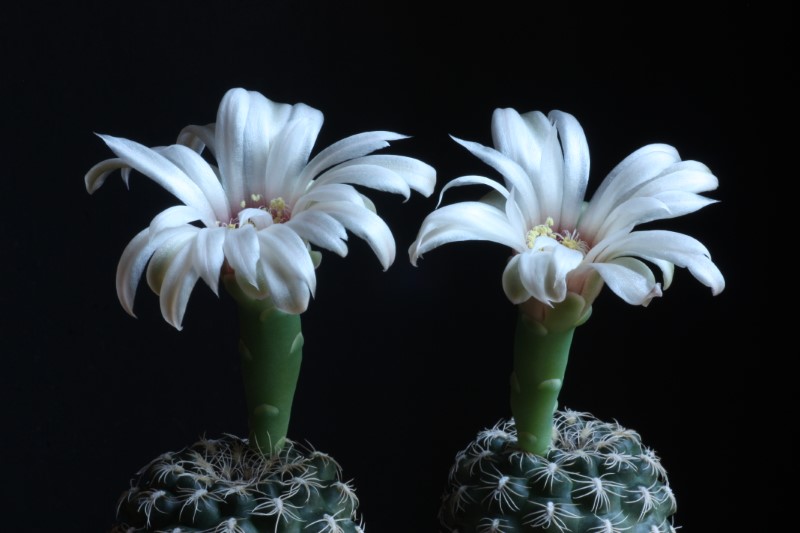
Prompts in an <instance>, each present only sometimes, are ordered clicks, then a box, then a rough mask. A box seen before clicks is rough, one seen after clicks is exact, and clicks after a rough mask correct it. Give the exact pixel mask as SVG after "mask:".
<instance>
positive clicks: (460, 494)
mask: <svg viewBox="0 0 800 533" xmlns="http://www.w3.org/2000/svg"><path fill="white" fill-rule="evenodd" d="M553 420H554V425H553V439H552V445H551V447H550V448H549V450H548V452H547V453H546V454H544V455H540V454H535V453H531V452H527V451H523V450H522V449H520V448H519V447H518V446H517V443H518V441H517V429H516V426H515V425H514V420H513V419H512V420H510V421H500V422H499V423H498V424H497V425H495V426H494V427H493V428H490V429H485V430H484V431H482V432H480V433H479V434H478V436H477V438H476V439H475V440H474V441H473V442H472V443H471V444H470V445H469V446H468V447H467V448H465V449H464V450H462V451H461V452H459V453H458V454H457V456H456V460H455V463H454V465H453V467H452V468H451V470H450V475H449V483H448V487H447V489H446V491H445V493H444V495H443V498H442V506H441V508H440V512H439V520H440V523H441V525H442V528H443V531H445V532H447V533H533V532H542V531H545V532H550V533H555V532H558V533H566V532H570V533H621V532H625V533H675V527H674V526H673V515H674V513H675V511H676V502H675V497H674V495H673V493H672V490H671V489H670V486H669V481H668V479H667V473H666V470H665V469H664V467H663V466H662V465H661V461H660V459H659V458H658V457H657V456H656V454H655V452H654V451H653V450H652V449H650V448H647V447H645V446H643V445H642V443H641V439H640V436H639V435H638V434H637V433H636V432H635V431H632V430H629V429H626V428H624V427H622V426H620V425H619V424H618V423H608V422H602V421H600V420H598V419H596V418H595V417H593V416H592V415H590V414H588V413H580V412H576V411H571V410H563V411H557V412H556V413H555V415H554V419H553Z"/></svg>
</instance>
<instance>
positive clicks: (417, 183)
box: [343, 154, 436, 197]
mask: <svg viewBox="0 0 800 533" xmlns="http://www.w3.org/2000/svg"><path fill="white" fill-rule="evenodd" d="M350 163H353V164H365V165H377V166H380V167H383V168H385V169H387V170H391V171H392V172H394V173H395V174H397V175H399V176H400V177H401V178H403V181H405V182H406V183H407V184H408V186H409V187H411V189H412V190H415V191H417V192H418V193H420V194H422V195H423V196H426V197H428V196H430V195H431V194H433V189H434V187H435V185H436V169H435V168H433V167H432V166H430V165H429V164H427V163H423V162H422V161H420V160H419V159H414V158H413V157H405V156H401V155H389V154H373V155H366V156H363V157H359V158H356V159H352V160H350V161H348V162H346V163H343V165H346V164H350Z"/></svg>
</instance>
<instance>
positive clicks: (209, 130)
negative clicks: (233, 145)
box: [175, 123, 217, 158]
mask: <svg viewBox="0 0 800 533" xmlns="http://www.w3.org/2000/svg"><path fill="white" fill-rule="evenodd" d="M216 127H217V125H216V124H215V123H211V124H206V125H205V126H199V125H196V124H191V125H189V126H186V127H185V128H183V129H182V130H181V132H180V133H179V134H178V139H177V140H176V141H175V144H180V145H183V146H186V147H188V148H189V149H191V150H194V151H195V152H197V153H198V154H199V153H202V152H203V149H204V148H205V147H208V151H209V152H211V155H212V156H214V158H216V157H217V151H216V147H215V146H214V142H215V141H214V136H215V131H216Z"/></svg>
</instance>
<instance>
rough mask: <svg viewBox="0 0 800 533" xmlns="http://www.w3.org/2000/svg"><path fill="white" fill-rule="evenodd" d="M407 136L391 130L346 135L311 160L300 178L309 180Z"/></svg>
mask: <svg viewBox="0 0 800 533" xmlns="http://www.w3.org/2000/svg"><path fill="white" fill-rule="evenodd" d="M407 138H408V137H407V136H406V135H400V134H398V133H392V132H389V131H370V132H366V133H359V134H356V135H352V136H350V137H346V138H344V139H342V140H340V141H337V142H335V143H333V144H332V145H330V146H328V147H327V148H325V149H324V150H322V151H321V152H320V153H318V154H317V155H316V156H315V157H314V158H313V159H312V160H311V161H309V163H308V165H307V166H306V168H304V169H303V172H302V173H301V175H300V178H299V179H300V180H301V181H305V182H308V181H310V180H311V179H313V178H314V177H315V176H317V175H318V174H319V173H320V172H322V171H323V170H326V169H328V168H330V167H332V166H335V165H338V164H339V163H342V162H344V161H347V160H349V159H354V158H356V157H361V156H363V155H367V154H369V153H372V152H374V151H375V150H380V149H381V148H385V147H387V146H389V142H388V141H396V140H399V139H407Z"/></svg>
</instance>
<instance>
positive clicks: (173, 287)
mask: <svg viewBox="0 0 800 533" xmlns="http://www.w3.org/2000/svg"><path fill="white" fill-rule="evenodd" d="M192 248H193V246H192V243H191V242H189V243H187V244H185V245H184V246H182V247H180V248H178V249H177V251H176V253H175V254H174V256H173V257H172V261H171V262H170V264H169V266H168V268H167V271H166V273H165V275H164V281H163V283H162V284H161V294H160V295H159V298H158V300H159V303H160V305H161V315H162V316H163V317H164V320H166V321H167V322H168V323H169V324H171V325H172V326H173V327H174V328H175V329H177V330H179V331H180V330H181V329H183V326H182V322H183V315H184V314H185V313H186V304H187V303H188V302H189V296H191V294H192V290H193V289H194V286H195V284H196V283H197V279H198V275H197V271H196V270H195V269H194V268H193V261H192V259H193V258H192Z"/></svg>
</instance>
